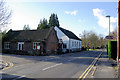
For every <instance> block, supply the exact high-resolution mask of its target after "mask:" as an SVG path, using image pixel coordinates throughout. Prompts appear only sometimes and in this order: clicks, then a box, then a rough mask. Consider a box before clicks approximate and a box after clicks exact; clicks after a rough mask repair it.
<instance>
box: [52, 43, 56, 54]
mask: <svg viewBox="0 0 120 80" xmlns="http://www.w3.org/2000/svg"><path fill="white" fill-rule="evenodd" d="M54 51H55V44H52V46H51V52H52V53H54Z"/></svg>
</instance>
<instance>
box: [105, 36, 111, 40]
mask: <svg viewBox="0 0 120 80" xmlns="http://www.w3.org/2000/svg"><path fill="white" fill-rule="evenodd" d="M105 38H106V39H113V36H106V37H105Z"/></svg>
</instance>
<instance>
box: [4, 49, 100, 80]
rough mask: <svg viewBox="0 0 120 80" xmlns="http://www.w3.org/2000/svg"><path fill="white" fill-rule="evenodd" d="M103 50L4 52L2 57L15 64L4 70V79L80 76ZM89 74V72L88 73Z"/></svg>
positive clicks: (18, 79)
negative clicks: (44, 53)
mask: <svg viewBox="0 0 120 80" xmlns="http://www.w3.org/2000/svg"><path fill="white" fill-rule="evenodd" d="M101 53H102V51H82V52H77V53H67V54H64V55H56V56H55V55H51V56H26V55H8V54H3V55H2V59H3V60H7V61H9V62H11V63H13V64H14V65H13V66H11V67H10V68H8V69H5V70H2V77H3V80H4V79H6V78H9V79H11V80H20V79H23V78H24V79H32V80H34V79H38V78H76V79H78V78H80V76H81V75H82V74H83V73H84V72H85V70H86V69H87V68H88V67H89V66H90V65H91V63H92V62H93V61H94V60H95V58H96V57H98V56H99V55H100V54H101ZM88 75H89V74H88Z"/></svg>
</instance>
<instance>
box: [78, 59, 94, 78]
mask: <svg viewBox="0 0 120 80" xmlns="http://www.w3.org/2000/svg"><path fill="white" fill-rule="evenodd" d="M94 62H95V60H94V61H93V62H92V63H91V64H90V66H89V67H88V68H87V69H86V70H85V71H84V72H83V74H82V75H81V76H80V77H79V79H78V80H80V79H81V78H82V77H83V75H84V74H85V73H86V72H87V71H88V69H89V68H90V67H91V66H92V64H93V63H94Z"/></svg>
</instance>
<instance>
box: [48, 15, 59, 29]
mask: <svg viewBox="0 0 120 80" xmlns="http://www.w3.org/2000/svg"><path fill="white" fill-rule="evenodd" d="M48 26H49V27H55V26H57V27H59V26H60V24H59V20H58V17H57V14H54V13H53V14H51V16H50V19H49V24H48Z"/></svg>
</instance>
